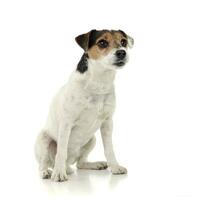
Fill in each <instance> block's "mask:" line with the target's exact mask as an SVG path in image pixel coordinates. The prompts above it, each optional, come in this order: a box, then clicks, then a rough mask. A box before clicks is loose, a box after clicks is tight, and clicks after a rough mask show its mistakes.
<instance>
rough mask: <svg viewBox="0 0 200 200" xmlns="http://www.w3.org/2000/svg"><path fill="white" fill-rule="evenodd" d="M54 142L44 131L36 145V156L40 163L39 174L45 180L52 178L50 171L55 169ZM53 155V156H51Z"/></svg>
mask: <svg viewBox="0 0 200 200" xmlns="http://www.w3.org/2000/svg"><path fill="white" fill-rule="evenodd" d="M53 142H54V141H53V140H52V138H51V137H49V136H48V134H47V132H46V131H42V132H41V133H40V134H39V136H38V138H37V141H36V144H35V155H36V159H37V160H38V162H39V172H40V176H41V177H42V178H43V179H48V178H50V177H51V173H52V171H51V170H50V169H49V168H50V167H53V166H52V165H53V163H52V159H53V154H54V153H53V151H55V150H54V149H53V147H52V143H53ZM51 154H52V155H51Z"/></svg>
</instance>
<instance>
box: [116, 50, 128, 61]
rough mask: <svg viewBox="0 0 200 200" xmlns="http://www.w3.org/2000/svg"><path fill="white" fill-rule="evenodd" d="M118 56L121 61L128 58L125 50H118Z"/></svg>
mask: <svg viewBox="0 0 200 200" xmlns="http://www.w3.org/2000/svg"><path fill="white" fill-rule="evenodd" d="M116 56H117V58H119V59H120V60H122V59H124V58H125V57H126V51H124V50H117V51H116Z"/></svg>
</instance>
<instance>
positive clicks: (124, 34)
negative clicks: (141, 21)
mask: <svg viewBox="0 0 200 200" xmlns="http://www.w3.org/2000/svg"><path fill="white" fill-rule="evenodd" d="M119 32H120V33H121V34H122V35H123V36H124V37H125V38H127V35H126V33H124V31H122V30H119Z"/></svg>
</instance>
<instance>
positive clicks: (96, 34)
mask: <svg viewBox="0 0 200 200" xmlns="http://www.w3.org/2000/svg"><path fill="white" fill-rule="evenodd" d="M106 32H107V30H102V31H97V30H92V31H91V32H90V35H89V42H88V49H89V48H91V47H92V46H93V45H95V44H96V41H97V39H98V38H99V37H101V35H102V34H104V33H106Z"/></svg>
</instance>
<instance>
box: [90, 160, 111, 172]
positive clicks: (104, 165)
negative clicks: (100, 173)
mask: <svg viewBox="0 0 200 200" xmlns="http://www.w3.org/2000/svg"><path fill="white" fill-rule="evenodd" d="M106 168H108V165H107V162H104V161H99V162H94V166H93V169H98V170H102V169H106Z"/></svg>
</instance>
